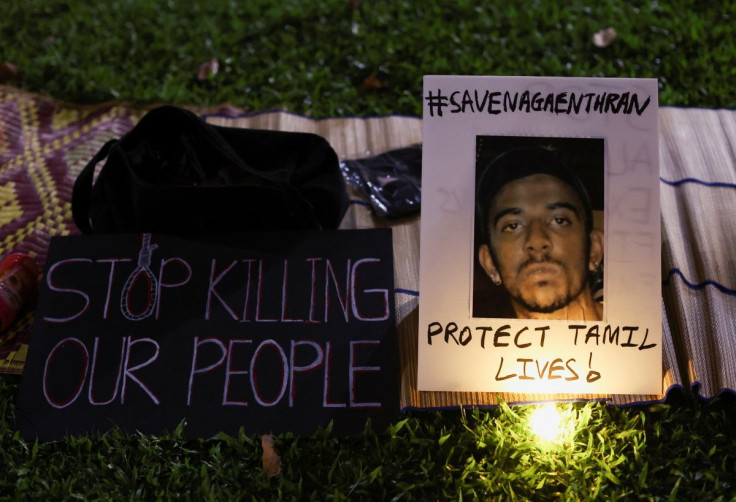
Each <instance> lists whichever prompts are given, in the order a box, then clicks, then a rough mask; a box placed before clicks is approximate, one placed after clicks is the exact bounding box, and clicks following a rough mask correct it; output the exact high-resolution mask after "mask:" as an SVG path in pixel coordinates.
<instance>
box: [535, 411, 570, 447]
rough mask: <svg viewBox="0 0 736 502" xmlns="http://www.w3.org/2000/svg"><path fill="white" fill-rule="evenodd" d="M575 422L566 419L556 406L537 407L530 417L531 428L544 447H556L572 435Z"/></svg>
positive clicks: (568, 418)
mask: <svg viewBox="0 0 736 502" xmlns="http://www.w3.org/2000/svg"><path fill="white" fill-rule="evenodd" d="M574 423H575V420H574V418H572V417H564V416H563V414H562V413H561V411H560V410H559V409H558V408H557V407H556V406H555V405H554V404H544V405H541V406H537V407H536V408H535V409H534V410H533V411H532V413H531V415H530V416H529V428H530V429H531V432H532V434H533V435H534V436H536V438H537V439H538V440H539V442H540V443H541V444H542V445H548V446H552V445H556V444H560V443H562V442H564V441H565V440H566V439H567V438H568V437H570V436H571V435H572V432H573V430H574V427H573V426H574Z"/></svg>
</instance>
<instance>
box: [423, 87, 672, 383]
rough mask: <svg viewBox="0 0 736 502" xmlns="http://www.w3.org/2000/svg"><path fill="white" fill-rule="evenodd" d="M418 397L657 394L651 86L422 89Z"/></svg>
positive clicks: (656, 240)
mask: <svg viewBox="0 0 736 502" xmlns="http://www.w3.org/2000/svg"><path fill="white" fill-rule="evenodd" d="M423 101H424V111H423V127H424V132H423V159H422V218H421V247H420V276H419V278H420V284H419V287H420V297H419V340H418V343H419V347H418V348H419V366H418V382H417V383H418V389H419V390H425V391H479V392H513V393H537V394H538V393H573V394H590V393H595V394H600V393H605V394H659V393H661V390H662V389H661V387H662V319H661V315H662V312H661V265H660V263H661V255H660V243H661V237H660V209H659V163H658V145H657V139H658V130H657V82H656V80H654V79H602V78H562V77H465V76H426V77H425V79H424V94H423Z"/></svg>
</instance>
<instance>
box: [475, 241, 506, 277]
mask: <svg viewBox="0 0 736 502" xmlns="http://www.w3.org/2000/svg"><path fill="white" fill-rule="evenodd" d="M478 261H479V262H480V266H481V267H483V270H485V271H486V274H488V277H490V278H491V281H492V282H493V284H495V285H496V286H500V285H501V275H500V274H499V273H498V270H496V265H495V264H494V263H493V258H492V257H491V250H490V248H489V247H488V244H483V245H481V247H480V249H478Z"/></svg>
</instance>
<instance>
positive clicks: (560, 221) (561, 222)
mask: <svg viewBox="0 0 736 502" xmlns="http://www.w3.org/2000/svg"><path fill="white" fill-rule="evenodd" d="M552 221H553V223H554V224H555V225H557V226H560V227H564V226H566V225H569V224H570V219H569V218H565V217H564V216H556V217H554V218H552Z"/></svg>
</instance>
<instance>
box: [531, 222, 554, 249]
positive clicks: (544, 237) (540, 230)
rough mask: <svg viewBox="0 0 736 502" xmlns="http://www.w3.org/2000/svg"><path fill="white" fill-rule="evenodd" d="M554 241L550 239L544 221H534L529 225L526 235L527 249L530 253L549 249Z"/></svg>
mask: <svg viewBox="0 0 736 502" xmlns="http://www.w3.org/2000/svg"><path fill="white" fill-rule="evenodd" d="M551 246H552V241H550V239H549V233H548V232H547V227H546V226H545V225H544V222H542V221H533V222H531V223H530V225H529V230H528V232H527V235H526V250H527V252H529V253H532V254H534V253H541V252H547V251H549V249H550V247H551Z"/></svg>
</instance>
